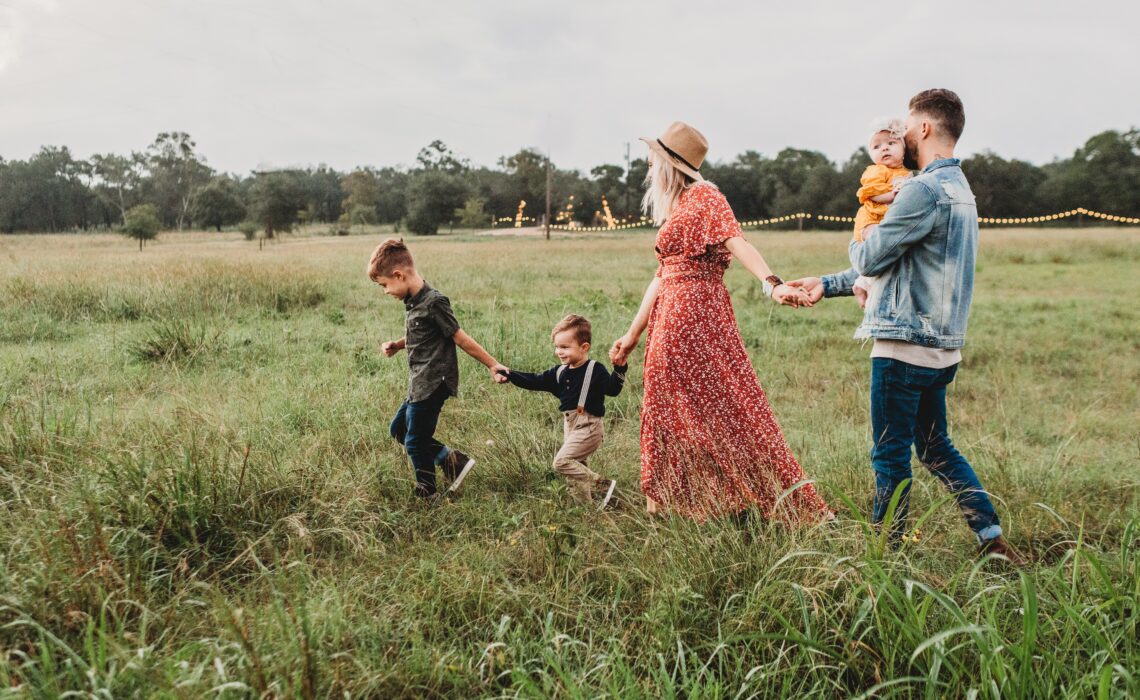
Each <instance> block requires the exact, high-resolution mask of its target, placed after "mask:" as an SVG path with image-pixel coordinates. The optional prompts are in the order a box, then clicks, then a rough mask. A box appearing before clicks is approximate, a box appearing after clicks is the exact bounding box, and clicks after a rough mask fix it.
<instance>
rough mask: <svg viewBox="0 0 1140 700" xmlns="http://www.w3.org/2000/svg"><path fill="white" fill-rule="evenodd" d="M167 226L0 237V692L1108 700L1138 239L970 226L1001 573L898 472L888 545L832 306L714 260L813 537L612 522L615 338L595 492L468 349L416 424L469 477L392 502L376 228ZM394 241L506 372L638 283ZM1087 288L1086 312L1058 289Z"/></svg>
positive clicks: (832, 254) (636, 267) (395, 465)
mask: <svg viewBox="0 0 1140 700" xmlns="http://www.w3.org/2000/svg"><path fill="white" fill-rule="evenodd" d="M170 238H171V241H170V242H166V243H160V244H159V245H156V246H154V247H153V248H151V249H148V251H147V252H144V253H142V254H139V253H137V252H135V251H133V250H132V249H131V248H130V246H129V244H128V245H123V244H122V243H121V242H120V241H117V239H116V240H115V241H114V244H112V243H111V241H112V239H111V238H110V237H107V238H103V237H89V238H80V239H72V238H66V237H44V238H39V237H18V238H14V239H11V240H10V241H6V242H5V246H6V252H7V257H6V258H5V262H4V263H3V264H4V265H6V266H8V269H7V270H6V271H5V279H6V281H5V283H4V284H5V285H6V287H5V289H6V290H7V292H8V293H7V294H6V295H5V296H4V297H3V298H0V314H2V317H3V330H2V331H0V655H2V657H0V658H3V663H0V684H2V686H3V687H6V688H10V689H11V690H10V691H9V692H11V693H13V694H15V695H20V696H28V697H45V698H47V697H58V696H60V695H63V694H65V693H77V694H84V695H92V696H104V697H106V696H112V697H121V696H135V695H139V696H150V695H159V696H176V697H197V696H204V695H222V696H225V697H231V696H232V697H244V696H264V697H278V696H295V697H327V696H333V695H336V696H343V695H345V694H347V695H350V696H354V697H410V696H429V697H435V696H491V697H499V696H524V697H584V696H589V697H595V696H613V697H639V696H645V697H672V698H680V697H686V698H688V697H723V698H729V697H731V698H746V697H787V696H796V697H826V698H831V697H844V696H858V697H971V696H974V697H1075V698H1086V697H1097V698H1124V697H1134V696H1136V695H1137V694H1138V692H1140V678H1138V676H1137V674H1138V673H1140V670H1138V667H1140V664H1138V659H1140V642H1138V641H1137V640H1138V638H1140V634H1138V632H1140V630H1138V629H1137V623H1138V619H1140V608H1138V601H1140V584H1138V577H1137V558H1138V554H1137V552H1138V545H1140V515H1138V510H1137V491H1136V485H1137V469H1136V464H1137V460H1138V458H1140V432H1138V429H1137V426H1138V425H1140V420H1138V418H1140V414H1138V406H1140V401H1138V400H1137V399H1138V398H1140V397H1138V396H1137V388H1136V387H1137V380H1138V379H1140V376H1138V375H1140V360H1137V359H1136V358H1137V357H1140V355H1137V353H1136V351H1137V349H1140V348H1138V347H1137V342H1138V341H1137V337H1138V335H1137V332H1136V331H1137V322H1138V321H1140V313H1138V312H1137V311H1136V310H1135V309H1133V308H1132V305H1133V304H1134V299H1135V298H1136V296H1137V292H1138V291H1140V280H1137V278H1136V277H1135V275H1134V274H1132V268H1133V267H1134V263H1135V260H1136V259H1137V257H1138V251H1140V236H1138V234H1136V233H1134V232H1129V231H1121V230H1105V231H1092V230H1082V231H1079V232H1077V231H1071V232H1061V231H1049V232H1038V231H1034V232H1032V233H1025V232H1019V231H1010V232H1004V231H1003V232H1001V233H988V232H987V233H986V234H985V235H984V237H983V239H984V240H983V251H982V256H981V260H980V268H981V269H980V272H979V282H978V284H979V289H978V294H977V296H976V298H977V302H976V306H975V312H974V316H973V318H972V321H971V329H970V343H969V345H968V346H967V349H966V352H965V355H966V359H965V363H964V366H963V369H962V372H961V373H960V375H959V380H958V382H956V384H955V385H954V387H953V389H952V397H951V411H952V414H951V420H952V422H953V424H954V425H953V429H954V432H955V435H956V440H957V442H958V444H959V446H960V447H962V448H963V449H964V451H965V453H966V454H967V455H968V456H969V457H970V459H971V460H972V461H973V462H974V464H975V466H976V467H977V468H978V471H979V472H980V474H981V477H982V479H983V481H984V483H985V484H986V485H987V487H988V488H989V489H990V490H991V491H992V492H993V493H994V495H995V498H996V499H997V501H998V504H999V512H1000V514H1001V515H1002V518H1003V524H1004V526H1005V528H1006V530H1007V533H1008V534H1009V536H1010V538H1011V540H1013V541H1014V542H1015V543H1016V544H1018V545H1019V546H1021V547H1022V548H1023V549H1025V550H1026V551H1027V552H1029V553H1031V554H1032V555H1033V557H1034V558H1035V559H1036V561H1037V562H1038V563H1037V564H1036V565H1035V566H1033V567H1031V568H1028V569H1025V570H1021V571H1014V570H1009V569H1007V568H1003V567H1001V566H998V565H995V563H994V562H985V561H977V560H976V559H975V558H974V557H973V545H972V542H971V538H970V535H969V533H968V531H967V530H966V528H965V526H964V525H963V524H962V522H961V517H960V515H959V514H958V513H957V511H956V508H955V506H954V504H953V502H952V500H950V499H948V498H947V497H946V494H945V493H944V492H942V491H941V490H940V489H939V488H938V486H937V485H936V483H935V482H934V480H933V479H930V478H928V477H927V475H925V474H921V473H919V474H916V481H915V485H914V490H913V494H912V505H913V507H914V510H915V511H916V512H915V514H914V518H915V520H920V521H921V531H922V534H921V537H920V539H919V541H917V542H914V541H909V542H907V543H906V544H905V545H904V547H903V548H902V549H901V550H899V551H897V552H893V551H890V550H889V549H888V548H885V547H883V546H882V540H881V536H880V535H879V534H877V533H876V532H875V531H874V530H873V529H872V528H871V527H870V525H869V524H868V522H867V517H868V515H867V511H868V507H869V496H870V483H871V475H870V471H869V467H868V465H867V448H868V444H869V438H868V432H869V431H868V427H867V423H868V421H867V415H866V408H865V406H866V403H867V393H866V392H867V372H868V362H867V358H866V354H867V348H861V347H859V346H858V344H856V343H855V342H854V341H851V340H849V339H848V338H849V337H850V334H851V331H852V329H853V327H854V324H855V322H856V318H857V314H856V312H855V310H854V308H853V305H852V304H851V303H850V301H849V300H839V301H829V302H826V303H824V304H823V305H821V306H820V307H819V308H817V309H812V310H806V311H805V310H801V311H796V312H793V311H790V310H784V309H775V308H773V307H772V306H771V305H770V304H767V303H766V302H764V301H763V300H762V299H761V298H760V295H759V292H758V284H756V283H755V282H753V281H751V280H750V279H749V278H748V277H746V276H745V275H744V274H742V272H741V271H740V270H733V271H732V272H731V273H730V276H729V278H728V283H729V286H730V288H731V289H732V291H733V298H734V303H735V305H736V311H737V316H738V318H739V320H740V324H741V328H742V331H743V333H744V336H745V340H746V343H747V344H748V347H749V351H750V353H751V354H752V357H753V361H754V364H755V366H756V368H757V371H758V375H759V376H760V379H761V382H762V383H763V385H764V387H765V390H766V391H767V393H768V395H769V397H770V398H771V400H772V402H773V405H774V406H775V408H776V412H777V416H778V417H779V419H780V421H781V424H782V426H783V428H784V430H785V432H786V434H787V436H788V439H789V441H790V443H791V444H792V446H793V449H794V451H795V452H796V454H797V456H798V457H799V459H800V461H801V462H803V463H804V465H805V467H806V469H807V470H808V473H809V475H810V476H811V477H813V478H815V479H816V480H817V482H818V484H819V487H820V489H821V490H822V492H823V494H824V495H825V497H826V498H827V499H828V500H829V502H831V503H832V504H833V505H834V506H836V507H837V508H838V509H839V511H840V516H841V517H840V521H839V522H838V523H836V524H832V525H821V526H818V527H813V528H806V529H788V528H785V527H783V526H781V525H779V524H774V523H765V522H762V521H760V520H758V519H751V520H749V521H748V522H747V523H746V524H743V525H742V524H740V523H736V522H729V521H714V522H710V523H707V524H703V525H698V524H695V523H691V522H687V521H683V520H676V519H664V520H655V519H651V518H649V517H648V516H646V515H645V514H643V513H642V511H641V504H640V502H639V500H638V493H637V488H636V483H637V472H636V464H637V413H638V407H639V405H640V390H641V384H640V381H641V380H640V368H639V367H638V366H637V364H636V361H635V365H634V367H633V369H632V370H631V377H630V382H629V384H630V385H629V387H627V390H626V391H625V392H624V393H623V394H622V395H621V396H620V397H618V398H617V399H616V400H613V401H612V402H611V403H610V412H609V414H608V415H607V419H606V421H607V438H606V443H605V445H604V447H603V449H602V451H601V452H600V454H599V455H598V459H597V463H596V464H592V466H593V467H594V468H595V469H598V470H599V471H602V472H603V473H606V474H612V475H615V476H616V478H618V479H619V484H620V486H619V488H620V492H619V496H620V500H621V507H620V508H619V509H618V510H616V511H614V512H612V513H606V514H597V513H594V512H592V511H590V510H588V509H581V508H577V507H575V506H573V505H572V501H571V500H570V499H569V498H568V496H567V494H566V493H565V488H564V486H563V485H562V484H561V483H560V482H559V481H558V480H557V479H553V478H551V477H550V470H549V467H548V463H549V460H550V458H551V456H552V455H553V453H554V451H555V449H556V448H557V445H558V441H559V437H560V433H559V423H558V418H559V416H558V414H557V412H556V411H555V410H554V408H555V407H554V406H553V405H552V403H551V401H550V400H547V398H544V397H542V396H537V395H534V394H531V393H529V392H521V391H517V390H514V389H512V388H509V387H498V386H494V385H492V384H490V382H489V381H488V380H487V377H486V375H485V374H484V373H483V370H482V368H480V367H478V366H477V365H475V364H474V363H472V362H470V361H468V360H461V364H462V371H463V389H462V396H461V397H460V398H459V399H458V400H455V401H452V402H449V403H448V405H447V407H446V409H445V412H444V418H443V421H442V423H441V434H442V436H443V437H444V438H446V439H447V441H448V442H449V443H453V444H455V445H457V446H460V447H463V448H464V449H466V450H468V451H470V452H472V453H473V454H474V455H475V456H476V457H477V458H478V459H479V460H480V464H479V466H478V467H477V468H476V471H475V472H474V473H473V474H472V476H471V479H470V481H469V482H467V485H466V486H465V488H464V493H463V494H462V496H461V497H460V498H458V499H457V500H455V501H453V502H450V503H447V504H445V505H443V506H441V507H438V508H435V509H426V508H423V507H421V506H420V505H419V504H418V503H416V502H413V500H412V499H411V498H410V497H409V495H408V494H409V492H410V485H411V484H410V480H411V471H410V468H409V467H408V466H407V463H406V459H405V458H404V456H403V455H402V454H401V452H400V451H399V449H398V448H397V446H396V445H394V444H393V443H392V441H391V439H390V438H389V437H388V435H387V421H388V419H389V417H390V415H391V414H392V413H393V412H394V411H395V409H396V407H397V406H398V404H399V402H400V401H401V399H402V397H403V391H404V383H405V381H406V366H405V365H404V363H403V358H399V359H395V360H385V359H383V358H382V357H381V356H380V355H379V353H378V348H377V347H376V345H377V342H378V341H381V340H385V339H389V338H394V337H398V336H399V334H400V332H401V324H402V309H401V307H400V305H399V304H397V303H393V302H391V301H390V300H387V299H384V298H382V297H381V295H380V294H379V292H378V290H376V289H374V288H373V287H372V286H370V285H369V284H368V283H367V281H366V280H365V279H364V276H363V274H362V269H363V261H364V260H366V258H367V253H368V251H369V249H370V248H371V247H372V246H373V245H374V243H375V241H373V240H365V239H363V238H358V237H346V238H340V239H312V240H310V239H299V240H294V241H291V242H289V243H285V244H281V245H277V246H272V247H269V248H267V249H266V250H265V251H262V252H261V253H258V252H257V250H256V246H246V244H244V243H241V242H231V241H224V240H219V239H217V238H208V239H207V240H204V241H195V239H194V238H193V237H187V238H186V239H176V238H175V237H170ZM754 240H755V241H756V242H757V243H758V245H759V247H760V248H761V250H762V251H763V252H764V253H765V255H766V256H768V258H769V259H770V261H771V262H772V263H773V265H774V266H775V268H776V269H777V270H778V271H779V272H780V274H782V275H784V276H785V277H791V276H797V275H800V274H809V273H818V272H827V271H832V270H834V269H837V268H838V267H839V266H840V265H841V264H842V254H843V250H844V249H845V248H844V245H843V237H842V235H841V234H802V235H801V234H765V235H760V236H755V237H754ZM411 243H412V245H413V251H414V252H415V253H416V254H417V256H418V258H419V261H420V265H421V267H422V269H423V270H424V272H425V274H426V275H427V277H428V279H429V280H430V281H431V282H432V283H433V284H434V285H436V286H437V287H439V288H440V289H442V290H443V291H444V292H445V293H447V294H448V295H449V296H450V297H451V298H452V299H453V302H454V304H455V306H456V308H457V310H458V313H459V316H460V320H461V322H462V324H463V326H464V328H465V329H467V330H468V331H469V332H470V333H471V334H472V335H473V336H474V337H476V338H477V339H478V340H479V341H480V342H481V343H483V344H484V345H485V346H486V347H488V349H490V350H491V351H492V352H493V353H495V354H496V355H497V356H498V357H499V358H500V359H502V360H503V361H504V362H505V363H506V364H507V365H509V366H511V367H517V368H519V369H529V370H535V369H541V368H545V367H547V366H549V365H551V364H552V363H553V358H552V355H551V354H550V351H549V349H548V345H549V340H548V338H549V328H550V326H551V325H552V324H553V323H554V321H556V320H557V319H558V318H561V316H562V315H564V314H565V313H568V312H570V311H576V312H579V313H584V314H585V315H587V316H588V317H590V318H591V320H592V321H593V323H594V328H595V345H596V346H597V347H598V348H599V351H596V352H595V356H596V357H598V358H599V359H601V357H602V352H600V348H603V347H605V346H606V345H608V343H609V341H610V340H611V339H612V338H614V337H616V336H617V335H618V334H619V333H620V332H621V331H622V330H624V326H625V324H626V323H628V319H629V318H630V316H631V315H632V313H633V311H634V310H635V308H636V306H637V303H638V300H639V296H640V290H641V288H642V286H643V285H644V283H645V282H647V281H648V279H649V276H650V275H651V274H652V270H653V260H652V254H651V250H652V243H651V240H650V239H649V238H648V237H646V236H644V235H634V236H626V237H612V238H608V237H596V238H589V239H571V238H565V239H560V240H555V241H551V242H549V243H547V242H544V241H519V240H503V239H496V240H475V239H448V238H440V239H422V240H421V239H414V240H412V241H411ZM1055 258H1056V259H1055ZM75 260H82V261H83V265H82V266H81V267H80V268H79V269H78V270H77V269H76V266H75V262H74V261H75ZM1089 279H1096V280H1098V294H1100V296H1099V297H1098V298H1097V299H1096V300H1095V303H1094V301H1093V300H1089V299H1086V298H1083V297H1081V296H1078V295H1074V294H1073V293H1071V291H1069V292H1067V291H1066V290H1073V289H1081V288H1083V287H1082V285H1085V284H1087V281H1088V280H1089ZM282 300H284V301H282ZM125 309H131V311H129V312H128V311H125Z"/></svg>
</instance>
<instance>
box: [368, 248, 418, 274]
mask: <svg viewBox="0 0 1140 700" xmlns="http://www.w3.org/2000/svg"><path fill="white" fill-rule="evenodd" d="M396 268H410V269H412V270H414V269H416V263H415V261H414V260H412V251H410V250H408V246H406V245H404V239H402V238H389V239H388V240H386V241H384V242H383V243H381V244H380V245H378V246H376V250H374V251H372V257H371V258H369V259H368V279H370V280H372V281H374V282H375V281H376V280H377V278H380V277H390V276H391V274H392V272H393V271H394V270H395V269H396Z"/></svg>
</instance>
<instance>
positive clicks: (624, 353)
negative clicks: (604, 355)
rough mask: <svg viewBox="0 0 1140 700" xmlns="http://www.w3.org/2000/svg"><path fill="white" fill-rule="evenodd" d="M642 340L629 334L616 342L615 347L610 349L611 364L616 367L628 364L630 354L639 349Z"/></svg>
mask: <svg viewBox="0 0 1140 700" xmlns="http://www.w3.org/2000/svg"><path fill="white" fill-rule="evenodd" d="M640 340H641V339H640V338H638V337H637V336H633V335H630V334H629V333H626V334H625V335H623V336H622V337H620V338H618V339H617V340H615V341H614V345H613V347H612V348H610V363H611V364H615V365H624V364H628V363H627V360H628V359H629V354H630V353H631V352H633V349H634V348H636V347H637V343H638V341H640Z"/></svg>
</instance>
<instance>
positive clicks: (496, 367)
mask: <svg viewBox="0 0 1140 700" xmlns="http://www.w3.org/2000/svg"><path fill="white" fill-rule="evenodd" d="M487 370H488V371H490V372H491V379H494V380H495V383H496V384H506V383H507V382H509V381H510V380H509V379H507V375H509V374H510V373H511V370H510V369H509V368H507V367H505V366H504V365H502V364H500V363H498V362H496V363H495V364H493V365H491V366H490V367H488V368H487Z"/></svg>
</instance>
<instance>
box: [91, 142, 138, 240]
mask: <svg viewBox="0 0 1140 700" xmlns="http://www.w3.org/2000/svg"><path fill="white" fill-rule="evenodd" d="M142 170H143V158H142V156H141V155H139V154H138V153H132V154H131V157H129V158H128V157H125V156H119V155H115V154H113V153H107V154H104V155H100V154H98V153H96V154H95V155H93V156H91V172H92V175H94V176H95V178H96V179H95V182H94V187H93V188H92V189H93V190H94V192H95V194H96V196H98V197H99V198H100V199H102V200H103V201H104V202H107V203H108V204H110V205H111V206H114V207H115V208H117V209H118V210H119V219H120V221H121V222H122V223H126V221H127V209H129V208H131V207H132V206H134V204H135V202H137V201H138V197H139V192H138V189H139V184H140V182H141V181H142Z"/></svg>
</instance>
